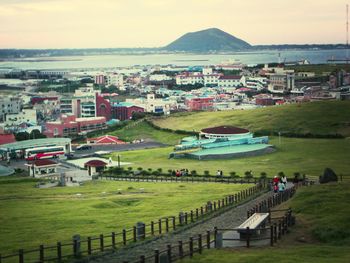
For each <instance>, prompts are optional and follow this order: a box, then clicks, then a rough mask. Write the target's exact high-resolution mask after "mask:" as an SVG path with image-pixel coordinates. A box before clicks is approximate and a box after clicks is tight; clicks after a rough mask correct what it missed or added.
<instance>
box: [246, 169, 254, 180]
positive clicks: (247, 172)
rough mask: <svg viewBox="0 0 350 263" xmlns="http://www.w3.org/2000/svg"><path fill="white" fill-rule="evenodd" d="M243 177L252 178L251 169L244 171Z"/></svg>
mask: <svg viewBox="0 0 350 263" xmlns="http://www.w3.org/2000/svg"><path fill="white" fill-rule="evenodd" d="M244 178H245V179H250V178H253V174H252V171H246V172H245V173H244Z"/></svg>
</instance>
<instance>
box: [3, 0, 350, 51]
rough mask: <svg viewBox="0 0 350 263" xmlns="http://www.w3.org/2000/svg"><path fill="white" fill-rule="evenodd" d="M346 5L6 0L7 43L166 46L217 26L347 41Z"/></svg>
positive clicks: (262, 35) (251, 39)
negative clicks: (184, 35)
mask: <svg viewBox="0 0 350 263" xmlns="http://www.w3.org/2000/svg"><path fill="white" fill-rule="evenodd" d="M349 2H350V0H349ZM347 3H348V2H347V1H346V0H244V1H242V0H0V48H94V47H96V48H113V47H116V48H117V47H161V46H164V45H167V44H168V43H170V42H172V41H174V40H175V39H176V38H178V37H180V36H181V35H183V34H185V33H187V32H194V31H198V30H202V29H206V28H212V27H217V28H220V29H221V30H224V31H226V32H228V33H230V34H232V35H234V36H236V37H238V38H241V39H243V40H245V41H247V42H248V43H250V44H252V45H259V44H311V43H317V44H326V43H327V44H328V43H330V44H334V43H345V42H346V4H347Z"/></svg>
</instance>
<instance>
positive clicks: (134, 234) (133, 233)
mask: <svg viewBox="0 0 350 263" xmlns="http://www.w3.org/2000/svg"><path fill="white" fill-rule="evenodd" d="M132 237H133V241H134V242H136V226H133V228H132Z"/></svg>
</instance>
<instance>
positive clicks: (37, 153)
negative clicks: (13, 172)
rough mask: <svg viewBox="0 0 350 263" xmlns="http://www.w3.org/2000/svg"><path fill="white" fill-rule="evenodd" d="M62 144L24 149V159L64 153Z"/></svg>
mask: <svg viewBox="0 0 350 263" xmlns="http://www.w3.org/2000/svg"><path fill="white" fill-rule="evenodd" d="M65 153H66V152H65V147H64V146H49V147H38V148H31V149H27V150H25V159H26V160H27V161H32V160H39V159H48V158H57V157H59V156H63V155H64V154H65Z"/></svg>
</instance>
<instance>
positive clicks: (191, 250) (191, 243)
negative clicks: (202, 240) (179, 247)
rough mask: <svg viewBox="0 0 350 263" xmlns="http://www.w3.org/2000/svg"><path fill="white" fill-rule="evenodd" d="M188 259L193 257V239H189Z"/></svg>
mask: <svg viewBox="0 0 350 263" xmlns="http://www.w3.org/2000/svg"><path fill="white" fill-rule="evenodd" d="M190 257H193V238H192V237H190Z"/></svg>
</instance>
